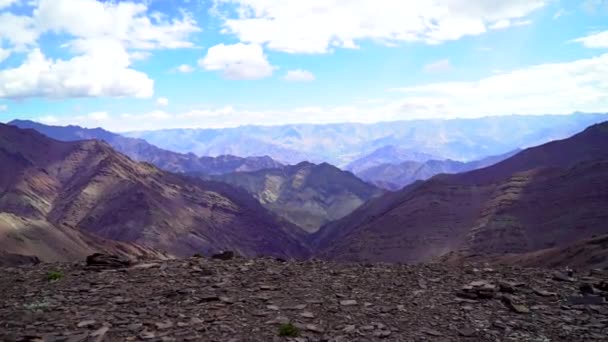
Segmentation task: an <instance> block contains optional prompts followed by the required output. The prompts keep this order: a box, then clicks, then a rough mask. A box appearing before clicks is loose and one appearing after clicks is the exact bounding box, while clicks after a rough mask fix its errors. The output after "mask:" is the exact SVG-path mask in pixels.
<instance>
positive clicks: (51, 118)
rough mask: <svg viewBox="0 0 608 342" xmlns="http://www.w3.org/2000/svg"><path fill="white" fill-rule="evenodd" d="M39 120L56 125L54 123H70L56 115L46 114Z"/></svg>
mask: <svg viewBox="0 0 608 342" xmlns="http://www.w3.org/2000/svg"><path fill="white" fill-rule="evenodd" d="M37 121H40V122H42V123H43V124H47V125H54V124H61V123H64V124H65V125H68V124H67V123H65V121H62V120H60V119H59V118H58V117H56V116H54V115H46V116H42V117H39V118H38V119H37Z"/></svg>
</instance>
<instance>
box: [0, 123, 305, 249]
mask: <svg viewBox="0 0 608 342" xmlns="http://www.w3.org/2000/svg"><path fill="white" fill-rule="evenodd" d="M0 165H2V172H0V250H2V251H3V252H5V253H10V254H17V255H35V256H38V257H39V258H41V259H42V260H45V261H52V260H73V259H74V258H81V257H83V256H84V255H86V254H89V253H90V252H91V251H94V250H103V251H108V252H114V251H123V253H127V254H129V253H139V254H142V253H144V252H145V250H144V249H143V248H142V247H136V246H137V245H138V246H145V247H146V248H147V247H151V248H154V249H157V250H162V251H167V252H168V253H170V254H171V255H176V256H189V255H192V254H194V253H202V254H211V253H214V252H218V251H222V250H232V251H235V252H237V253H239V254H241V255H244V256H258V255H274V256H279V257H283V258H290V257H304V256H306V255H308V248H307V247H306V246H305V245H304V244H302V242H301V241H303V236H304V232H303V231H302V230H301V229H299V228H298V227H296V226H295V225H293V224H291V223H289V222H287V221H285V220H282V219H280V218H279V217H278V216H276V215H274V214H272V213H270V212H269V211H268V210H266V209H264V208H263V207H262V206H261V205H260V204H259V203H258V202H257V201H256V200H255V199H254V198H253V197H251V195H249V194H248V193H246V192H245V191H243V190H239V189H236V188H233V187H231V186H229V185H227V184H222V183H216V182H204V181H201V180H200V179H195V178H188V177H186V176H182V175H178V174H173V173H169V172H165V171H161V170H160V169H158V168H157V167H155V166H153V165H151V164H149V163H138V162H135V161H133V160H132V159H130V158H128V157H127V156H125V155H122V154H120V153H118V152H116V151H115V150H113V149H112V147H111V146H110V145H108V144H107V143H105V142H101V141H97V140H86V141H76V142H61V141H57V140H53V139H50V138H48V137H46V136H44V135H42V134H41V133H39V132H37V131H35V130H33V129H20V128H17V127H15V126H9V125H3V124H0ZM117 241H120V242H117ZM133 243H134V244H137V245H133ZM128 249H130V250H133V252H131V251H128ZM125 251H127V252H125Z"/></svg>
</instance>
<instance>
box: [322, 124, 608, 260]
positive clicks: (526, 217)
mask: <svg viewBox="0 0 608 342" xmlns="http://www.w3.org/2000/svg"><path fill="white" fill-rule="evenodd" d="M606 146H608V122H605V123H602V124H596V125H593V126H591V127H589V128H587V129H585V130H584V131H583V132H581V133H579V134H576V135H574V136H572V137H570V138H567V139H564V140H558V141H553V142H550V143H547V144H544V145H540V146H537V147H533V148H529V149H526V150H523V151H521V152H519V153H517V154H516V155H514V156H512V157H510V158H508V159H505V160H504V161H501V162H499V163H497V164H494V165H492V166H490V167H486V168H483V169H478V170H473V171H469V172H466V173H460V174H453V175H445V174H442V175H438V176H435V177H433V178H431V179H429V180H427V181H418V182H416V183H413V184H411V185H409V186H406V187H405V188H404V189H402V190H401V191H399V192H395V193H388V194H386V195H384V196H381V197H379V198H375V199H372V200H370V201H369V202H367V203H366V204H364V205H363V206H361V207H360V208H359V209H357V210H355V211H354V212H353V213H351V214H350V215H348V216H346V217H344V218H342V219H340V220H338V221H335V222H332V223H329V224H327V225H326V226H324V227H322V228H321V229H320V230H319V232H317V233H316V236H315V240H316V248H317V251H318V256H319V257H321V258H329V259H337V260H351V261H353V260H357V261H363V260H364V261H388V262H423V261H429V260H431V259H434V258H437V257H441V256H444V255H448V254H452V255H453V254H457V255H461V256H463V257H466V256H492V255H498V256H500V255H505V254H521V253H530V252H534V251H538V250H543V249H547V248H562V247H566V246H568V245H570V244H572V243H573V242H575V241H577V240H581V239H585V238H592V237H593V236H594V235H602V234H606V233H608V227H607V226H606V222H607V221H608V148H606ZM579 250H580V249H579Z"/></svg>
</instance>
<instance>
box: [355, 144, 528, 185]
mask: <svg viewBox="0 0 608 342" xmlns="http://www.w3.org/2000/svg"><path fill="white" fill-rule="evenodd" d="M517 152H519V150H515V151H511V152H508V153H505V154H501V155H499V156H490V157H486V158H484V159H481V160H476V161H472V162H466V163H465V162H459V161H455V160H450V159H446V160H426V161H423V162H419V161H414V160H408V161H405V162H402V163H399V164H388V163H387V164H381V165H377V166H373V167H370V168H367V169H360V170H359V171H358V172H355V174H356V175H357V176H358V177H359V178H361V179H363V180H364V181H366V182H369V183H372V184H374V185H376V186H378V187H381V188H385V189H387V190H393V191H395V190H399V189H401V188H403V187H404V186H406V185H408V184H411V183H413V182H415V181H417V180H426V179H429V178H431V177H433V176H435V175H437V174H440V173H461V172H466V171H470V170H475V169H480V168H484V167H487V166H490V165H493V164H496V163H498V162H500V161H502V160H504V159H507V158H509V157H511V156H512V155H514V154H515V153H517Z"/></svg>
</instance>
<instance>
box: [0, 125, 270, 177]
mask: <svg viewBox="0 0 608 342" xmlns="http://www.w3.org/2000/svg"><path fill="white" fill-rule="evenodd" d="M9 125H13V126H17V127H20V128H31V129H35V130H37V131H38V132H40V133H42V134H44V135H46V136H48V137H51V138H53V139H56V140H60V141H78V140H88V139H96V140H103V141H105V142H107V143H108V144H110V145H111V146H112V147H113V148H114V149H115V150H117V151H118V152H121V153H123V154H125V155H127V156H129V157H131V158H132V159H133V160H136V161H145V162H149V163H152V164H154V165H156V166H158V167H159V168H161V169H163V170H167V171H171V172H200V173H204V174H208V175H216V174H223V173H229V172H236V171H257V170H261V169H266V168H275V167H281V166H282V164H281V163H279V162H277V161H275V160H273V159H272V158H270V157H268V156H263V157H257V156H252V157H247V158H241V157H236V156H231V155H220V156H218V157H215V158H214V157H198V156H196V155H195V154H193V153H188V154H182V153H176V152H172V151H168V150H164V149H161V148H158V147H156V146H154V145H151V144H149V143H148V142H146V141H145V140H143V139H135V138H129V137H124V136H122V135H119V134H116V133H112V132H108V131H106V130H103V129H101V128H94V129H88V128H82V127H79V126H47V125H43V124H40V123H37V122H33V121H28V120H14V121H11V122H9Z"/></svg>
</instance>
